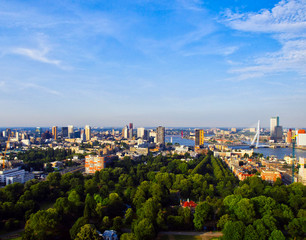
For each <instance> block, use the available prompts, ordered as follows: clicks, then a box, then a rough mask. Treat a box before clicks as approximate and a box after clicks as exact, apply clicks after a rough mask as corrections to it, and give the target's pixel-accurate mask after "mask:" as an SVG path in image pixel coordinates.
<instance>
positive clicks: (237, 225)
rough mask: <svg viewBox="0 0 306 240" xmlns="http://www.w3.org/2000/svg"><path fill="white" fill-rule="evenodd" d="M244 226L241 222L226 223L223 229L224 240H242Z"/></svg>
mask: <svg viewBox="0 0 306 240" xmlns="http://www.w3.org/2000/svg"><path fill="white" fill-rule="evenodd" d="M244 229H245V225H244V223H243V222H241V221H236V222H231V221H230V222H227V223H226V224H225V226H224V229H223V234H224V235H223V238H222V239H224V240H242V239H243V237H244Z"/></svg>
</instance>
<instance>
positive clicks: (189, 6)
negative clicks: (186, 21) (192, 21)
mask: <svg viewBox="0 0 306 240" xmlns="http://www.w3.org/2000/svg"><path fill="white" fill-rule="evenodd" d="M177 2H178V3H179V5H180V6H182V7H183V8H184V9H186V10H192V11H203V8H202V1H201V0H177Z"/></svg>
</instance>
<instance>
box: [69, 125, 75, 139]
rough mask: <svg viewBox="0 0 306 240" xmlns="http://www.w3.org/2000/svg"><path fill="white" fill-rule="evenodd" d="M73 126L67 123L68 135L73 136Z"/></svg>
mask: <svg viewBox="0 0 306 240" xmlns="http://www.w3.org/2000/svg"><path fill="white" fill-rule="evenodd" d="M73 132H74V126H73V125H68V137H69V138H73V137H74V134H73Z"/></svg>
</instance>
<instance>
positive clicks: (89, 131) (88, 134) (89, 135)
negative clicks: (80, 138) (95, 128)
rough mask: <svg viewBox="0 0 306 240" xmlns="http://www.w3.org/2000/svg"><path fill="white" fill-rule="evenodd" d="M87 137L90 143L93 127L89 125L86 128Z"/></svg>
mask: <svg viewBox="0 0 306 240" xmlns="http://www.w3.org/2000/svg"><path fill="white" fill-rule="evenodd" d="M85 135H86V141H89V140H90V139H91V127H90V126H89V125H86V126H85Z"/></svg>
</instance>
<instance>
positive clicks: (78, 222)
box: [69, 217, 87, 239]
mask: <svg viewBox="0 0 306 240" xmlns="http://www.w3.org/2000/svg"><path fill="white" fill-rule="evenodd" d="M86 223H87V219H86V218H84V217H80V218H78V220H76V222H75V223H74V224H73V226H72V228H71V229H70V231H69V233H70V237H71V239H75V238H76V236H77V234H78V232H79V231H80V230H81V228H82V227H83V226H84V225H85V224H86Z"/></svg>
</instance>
